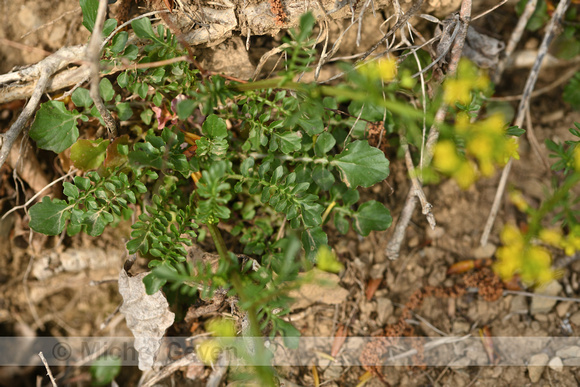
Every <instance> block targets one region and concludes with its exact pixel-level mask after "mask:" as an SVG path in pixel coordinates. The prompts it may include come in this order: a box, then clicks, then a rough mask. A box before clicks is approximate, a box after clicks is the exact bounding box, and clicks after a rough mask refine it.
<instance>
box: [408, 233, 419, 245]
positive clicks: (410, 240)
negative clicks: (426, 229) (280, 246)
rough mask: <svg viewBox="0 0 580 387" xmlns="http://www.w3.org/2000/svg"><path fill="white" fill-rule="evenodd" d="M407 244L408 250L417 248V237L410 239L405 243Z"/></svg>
mask: <svg viewBox="0 0 580 387" xmlns="http://www.w3.org/2000/svg"><path fill="white" fill-rule="evenodd" d="M407 244H408V245H409V247H410V248H413V247H417V246H419V237H418V236H417V235H415V236H413V237H412V238H411V239H409V242H407Z"/></svg>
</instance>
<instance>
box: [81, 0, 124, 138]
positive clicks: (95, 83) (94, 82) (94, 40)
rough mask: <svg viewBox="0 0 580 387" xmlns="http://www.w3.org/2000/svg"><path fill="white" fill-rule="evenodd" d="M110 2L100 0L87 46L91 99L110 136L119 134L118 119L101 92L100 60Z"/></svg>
mask: <svg viewBox="0 0 580 387" xmlns="http://www.w3.org/2000/svg"><path fill="white" fill-rule="evenodd" d="M107 7H108V3H107V0H100V2H99V9H98V11H97V12H98V13H97V20H96V21H95V26H94V27H93V34H92V35H91V40H90V41H89V45H88V47H87V59H88V60H89V62H90V63H91V65H90V66H91V88H90V95H91V99H92V100H93V102H94V103H95V107H96V108H97V110H98V111H99V113H100V114H101V117H103V121H105V125H106V126H107V129H108V130H109V136H112V137H116V136H117V121H116V120H115V119H114V118H113V116H112V115H111V112H110V111H109V110H108V109H107V108H106V107H105V104H104V102H103V100H102V99H101V96H100V94H99V81H100V79H101V77H100V73H101V69H100V60H101V42H102V40H103V38H102V36H101V35H102V32H103V24H104V23H105V15H106V13H107Z"/></svg>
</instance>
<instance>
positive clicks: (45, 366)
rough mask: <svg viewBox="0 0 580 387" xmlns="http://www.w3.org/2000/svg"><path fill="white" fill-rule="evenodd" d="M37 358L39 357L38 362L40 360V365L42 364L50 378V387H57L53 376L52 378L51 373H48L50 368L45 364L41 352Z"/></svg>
mask: <svg viewBox="0 0 580 387" xmlns="http://www.w3.org/2000/svg"><path fill="white" fill-rule="evenodd" d="M38 356H39V357H40V360H42V364H44V368H46V374H47V375H48V377H49V378H50V383H51V384H52V387H57V385H56V381H55V380H54V376H52V372H51V371H50V367H49V366H48V363H47V362H46V358H45V357H44V354H43V353H42V351H41V352H39V353H38Z"/></svg>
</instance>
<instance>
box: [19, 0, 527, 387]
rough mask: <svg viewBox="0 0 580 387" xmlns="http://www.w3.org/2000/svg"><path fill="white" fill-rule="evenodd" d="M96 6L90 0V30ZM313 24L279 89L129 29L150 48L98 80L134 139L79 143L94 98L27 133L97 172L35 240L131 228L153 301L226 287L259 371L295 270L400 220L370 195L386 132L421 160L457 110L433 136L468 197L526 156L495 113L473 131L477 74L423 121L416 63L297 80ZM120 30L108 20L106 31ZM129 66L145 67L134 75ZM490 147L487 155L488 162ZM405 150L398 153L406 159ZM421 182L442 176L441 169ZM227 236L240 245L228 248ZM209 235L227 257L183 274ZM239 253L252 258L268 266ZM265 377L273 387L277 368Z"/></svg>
mask: <svg viewBox="0 0 580 387" xmlns="http://www.w3.org/2000/svg"><path fill="white" fill-rule="evenodd" d="M96 4H98V1H97V0H85V1H82V2H81V7H82V9H83V14H84V19H85V20H84V23H85V26H87V28H89V30H92V27H93V26H94V17H93V16H92V15H94V14H95V12H96V11H95V10H96ZM314 22H315V20H314V17H313V16H312V15H310V14H307V15H305V16H304V17H303V18H302V19H301V23H300V28H299V30H297V31H292V32H291V34H290V38H289V39H288V40H287V43H288V44H287V45H286V48H285V51H286V56H287V58H288V60H287V61H286V63H285V67H284V68H285V70H284V71H282V72H281V73H279V74H278V76H277V77H274V78H270V79H265V80H260V81H255V82H248V83H241V82H232V81H229V80H227V79H226V78H224V77H221V76H217V75H213V76H209V75H208V73H207V72H203V71H200V70H199V69H197V68H195V67H194V66H192V64H191V63H190V62H188V61H172V59H175V58H179V57H182V56H185V55H187V52H186V50H185V49H184V48H183V47H181V46H180V44H179V43H178V39H177V38H176V37H175V36H174V35H173V34H172V33H171V32H170V31H169V30H167V29H166V28H165V27H163V26H161V25H160V26H158V27H157V28H155V29H154V28H153V26H152V25H151V22H150V20H149V19H147V18H142V19H138V20H135V21H133V22H132V24H131V25H132V28H133V31H134V32H135V34H136V35H137V36H138V37H139V38H141V39H143V40H146V41H147V42H148V43H147V45H145V46H144V47H142V48H139V47H137V46H136V45H133V44H128V41H129V40H128V34H127V32H124V31H121V32H119V33H118V34H116V35H115V36H114V37H113V38H112V39H111V40H110V42H109V43H108V44H107V45H106V46H105V48H104V52H103V60H102V66H103V68H104V69H105V71H104V72H105V74H107V75H106V76H105V77H104V78H103V79H102V80H101V82H100V94H101V97H102V99H103V100H104V102H105V104H106V107H107V108H108V109H109V110H111V111H113V112H114V113H115V115H116V117H117V118H118V119H119V120H121V121H125V122H126V123H127V124H128V125H126V126H125V128H127V130H126V132H125V133H123V134H122V135H121V136H119V137H117V138H116V139H111V140H102V139H89V137H91V136H90V135H89V134H88V131H86V130H83V136H84V137H87V138H79V137H80V136H81V131H80V130H79V129H82V127H81V128H79V126H78V120H81V121H82V122H83V124H81V125H83V126H85V128H86V127H88V126H90V125H92V124H96V123H97V122H101V117H100V114H99V112H98V111H97V110H96V108H95V107H94V104H93V101H92V99H91V97H90V94H89V91H88V90H87V89H84V88H78V89H76V90H75V91H74V93H73V94H72V96H71V99H70V101H67V102H66V103H65V102H59V101H49V102H46V103H44V104H43V105H42V106H41V108H40V109H39V111H38V112H37V114H36V118H35V121H34V123H33V125H32V128H31V130H30V135H31V137H32V138H33V139H34V140H35V141H36V144H37V146H38V147H39V148H42V149H47V150H51V151H54V152H56V153H60V152H63V151H64V150H66V149H68V148H71V153H70V158H71V161H72V163H73V164H74V166H75V167H77V168H78V169H80V170H82V171H83V172H85V175H84V176H77V177H75V178H74V179H73V181H72V182H65V183H64V184H63V194H64V196H65V197H66V199H65V200H62V199H50V198H47V197H45V198H43V200H42V201H41V202H39V203H37V204H35V205H34V206H33V207H32V208H31V209H30V218H31V220H30V227H31V228H32V229H33V230H34V231H37V232H41V233H44V234H48V235H58V234H60V233H62V232H63V231H64V230H65V229H66V232H67V234H68V235H74V234H77V233H79V232H81V231H82V232H86V233H87V234H89V235H91V236H99V235H101V234H102V233H103V231H104V229H105V227H107V226H108V225H115V224H117V223H119V222H121V221H129V220H132V224H131V228H132V231H131V234H130V239H129V241H128V242H127V244H126V247H127V250H128V252H129V253H130V254H137V253H138V254H140V255H141V256H142V257H145V258H147V259H149V267H150V268H151V273H150V274H149V275H147V276H146V277H145V279H144V282H145V285H146V288H147V292H148V293H154V292H156V291H158V290H159V289H162V288H163V289H165V290H166V291H171V292H180V293H182V294H184V295H187V296H192V297H193V296H195V295H196V294H197V293H198V292H199V289H200V287H199V286H198V285H200V284H201V285H203V286H201V289H203V290H202V292H204V294H203V296H204V297H207V296H211V295H212V294H213V292H215V291H216V289H218V288H225V289H227V290H228V292H229V295H231V296H236V297H237V298H238V300H239V307H240V308H241V309H242V310H244V311H245V312H246V313H247V319H248V321H249V330H248V331H246V332H244V334H245V335H247V336H251V337H254V340H256V341H255V345H254V348H255V349H256V353H255V356H256V357H257V358H258V359H259V360H263V359H267V357H268V354H267V351H266V350H265V348H264V347H263V346H262V345H260V343H259V342H258V341H257V340H258V338H260V337H262V336H263V335H264V334H265V333H266V332H267V333H268V334H270V335H271V336H274V335H277V334H281V335H282V336H284V338H285V340H286V344H287V345H292V344H293V343H294V340H293V338H294V337H296V336H298V335H299V332H298V331H297V330H296V328H294V327H293V326H292V324H290V323H288V322H286V321H285V320H284V319H283V317H284V316H285V315H286V314H288V313H289V310H290V309H289V305H290V298H289V296H288V294H289V292H290V290H292V289H296V288H298V287H300V286H301V285H302V284H303V283H304V282H305V281H308V280H309V279H310V276H309V275H306V276H299V273H301V272H308V271H309V270H310V269H311V268H312V267H313V266H314V265H317V266H318V267H319V268H320V269H323V270H328V271H339V270H340V267H341V266H340V264H339V263H338V262H337V261H336V257H335V256H334V255H333V254H332V253H331V252H330V249H329V247H328V243H329V242H328V237H327V234H326V231H325V230H327V229H328V227H330V225H329V223H332V224H333V226H334V227H335V228H336V230H338V232H340V233H342V234H346V233H348V232H349V230H350V229H351V227H352V229H353V230H354V231H355V232H357V233H358V234H360V235H361V236H367V235H369V233H370V232H371V231H375V230H385V229H387V228H388V227H389V226H390V225H391V222H392V218H391V215H390V212H389V210H388V209H387V208H386V207H385V206H384V205H383V204H382V203H380V202H378V201H376V200H364V199H361V196H362V197H363V198H364V197H366V196H367V195H361V194H360V192H359V190H360V188H368V187H372V186H374V185H376V184H378V183H380V182H381V181H383V180H384V179H385V178H387V177H388V175H389V160H388V159H387V157H386V155H385V152H384V151H383V150H381V149H379V148H378V146H379V145H381V141H386V140H384V139H382V137H381V136H382V134H383V132H384V133H387V134H392V133H404V135H405V137H406V139H408V142H409V144H410V145H411V146H412V147H414V148H416V149H419V148H420V147H421V144H422V140H423V138H422V135H423V133H422V126H423V125H432V124H434V123H435V119H434V115H435V112H436V111H437V110H438V109H439V108H440V106H441V105H442V103H446V104H449V105H451V106H452V107H453V108H452V109H451V110H452V113H453V116H454V118H455V120H454V122H447V123H437V124H438V127H439V128H440V129H441V131H442V137H443V140H442V141H441V142H440V143H439V145H438V146H437V147H436V148H435V158H434V165H435V169H436V170H437V171H439V172H441V173H444V174H448V175H450V176H453V177H454V178H455V179H456V180H457V181H458V183H459V184H460V185H461V186H462V187H463V188H467V187H468V186H470V185H471V184H472V183H473V182H474V181H475V179H476V177H477V175H478V173H479V172H478V171H480V172H481V174H482V175H484V176H486V175H490V174H491V173H492V172H493V170H494V168H495V166H497V165H502V164H504V163H505V162H506V160H507V158H508V157H510V156H514V155H516V154H517V152H516V149H517V146H516V143H515V142H514V141H513V139H512V138H511V136H512V135H520V134H521V130H520V129H518V128H514V127H512V128H507V125H505V122H504V119H503V118H501V117H499V116H490V117H488V118H486V119H484V120H481V121H478V122H475V123H471V122H470V119H471V118H472V117H473V116H475V113H474V112H475V111H477V110H479V109H480V108H481V106H482V104H483V98H482V92H488V91H489V82H488V81H487V78H486V77H485V75H484V74H483V73H481V72H480V71H479V70H477V69H475V68H474V67H473V66H471V65H469V64H467V63H465V62H464V63H462V64H461V65H460V68H459V71H458V75H457V77H453V78H451V79H448V80H447V81H446V83H445V84H444V85H443V87H442V88H440V89H438V90H436V92H435V95H434V96H433V98H432V99H431V100H429V101H427V106H425V107H424V108H425V111H423V110H421V109H416V108H415V107H413V106H412V104H411V103H409V101H408V99H407V98H408V97H407V96H408V95H418V94H419V93H420V90H421V87H420V85H418V84H417V83H416V82H415V81H414V80H413V79H412V78H411V76H410V74H412V73H414V72H415V71H416V70H417V69H416V68H415V65H414V62H413V61H409V60H405V61H403V62H402V63H400V64H397V62H396V60H395V59H394V58H387V59H382V60H378V61H369V62H366V63H365V64H363V65H362V66H360V68H359V69H354V68H353V67H352V66H350V65H343V69H344V70H345V71H346V72H347V73H348V76H347V78H346V80H345V81H344V82H343V83H342V84H340V85H337V86H320V85H317V84H310V83H300V82H296V81H295V78H296V77H297V75H298V74H301V73H303V72H307V71H310V70H311V66H310V65H311V62H312V61H313V60H314V55H315V52H314V50H313V49H312V47H313V42H314V40H313V39H312V38H311V33H312V29H313V26H314ZM114 26H116V22H115V21H107V23H106V26H105V30H106V31H108V32H110V31H112V30H113V28H114ZM111 27H112V28H111ZM125 61H131V62H134V63H136V64H138V65H139V66H136V68H134V69H131V68H130V66H129V67H127V66H125V65H124V64H123V63H124V62H125ZM160 63H161V64H160ZM119 68H121V69H122V70H121V71H120V72H119V73H118V74H114V71H118V69H119ZM101 124H102V122H101ZM373 131H374V132H373ZM378 134H381V136H379V135H378ZM373 135H374V137H373ZM482 144H483V145H485V146H486V147H487V148H485V149H488V152H481V151H480V148H481V146H482ZM394 148H395V149H394V151H393V152H392V155H389V156H395V154H399V153H401V152H400V149H399V148H397V147H394ZM476 167H477V168H478V169H477V168H476ZM422 172H423V173H424V176H425V177H428V176H435V173H434V171H433V170H432V169H431V170H428V169H425V170H424V171H422ZM224 225H227V226H228V227H227V228H226V227H220V226H224ZM224 229H229V230H231V231H230V234H231V238H228V240H232V239H234V238H236V239H235V240H236V242H237V243H239V245H240V246H238V245H236V246H228V245H226V243H225V240H224V235H223V232H224V231H223V230H224ZM205 232H207V233H209V235H210V236H211V238H212V240H213V243H214V245H215V250H216V252H217V253H218V254H219V257H220V259H219V264H218V265H217V268H212V267H211V266H210V265H209V264H203V263H200V264H199V265H198V266H197V267H193V265H192V264H191V263H190V262H187V259H186V257H187V247H188V246H190V245H192V244H193V243H194V242H195V241H196V240H197V239H198V238H199V239H201V237H202V235H205ZM234 250H235V251H236V252H238V253H241V252H243V253H244V254H250V255H253V256H254V257H255V260H256V262H257V263H258V264H257V265H256V264H255V263H254V262H253V261H250V260H244V259H240V258H239V257H238V256H237V255H236V254H234ZM246 355H247V356H250V354H249V353H247V354H246ZM255 371H256V373H257V374H258V375H259V377H260V378H261V380H262V382H263V383H265V384H271V381H272V370H271V369H270V368H266V367H256V370H255Z"/></svg>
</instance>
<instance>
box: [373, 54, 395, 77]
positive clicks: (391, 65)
mask: <svg viewBox="0 0 580 387" xmlns="http://www.w3.org/2000/svg"><path fill="white" fill-rule="evenodd" d="M377 69H378V71H379V76H380V78H381V79H382V80H383V81H385V82H390V81H392V80H393V79H394V78H395V77H396V76H397V61H396V60H395V59H394V58H387V59H379V62H378V64H377Z"/></svg>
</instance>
